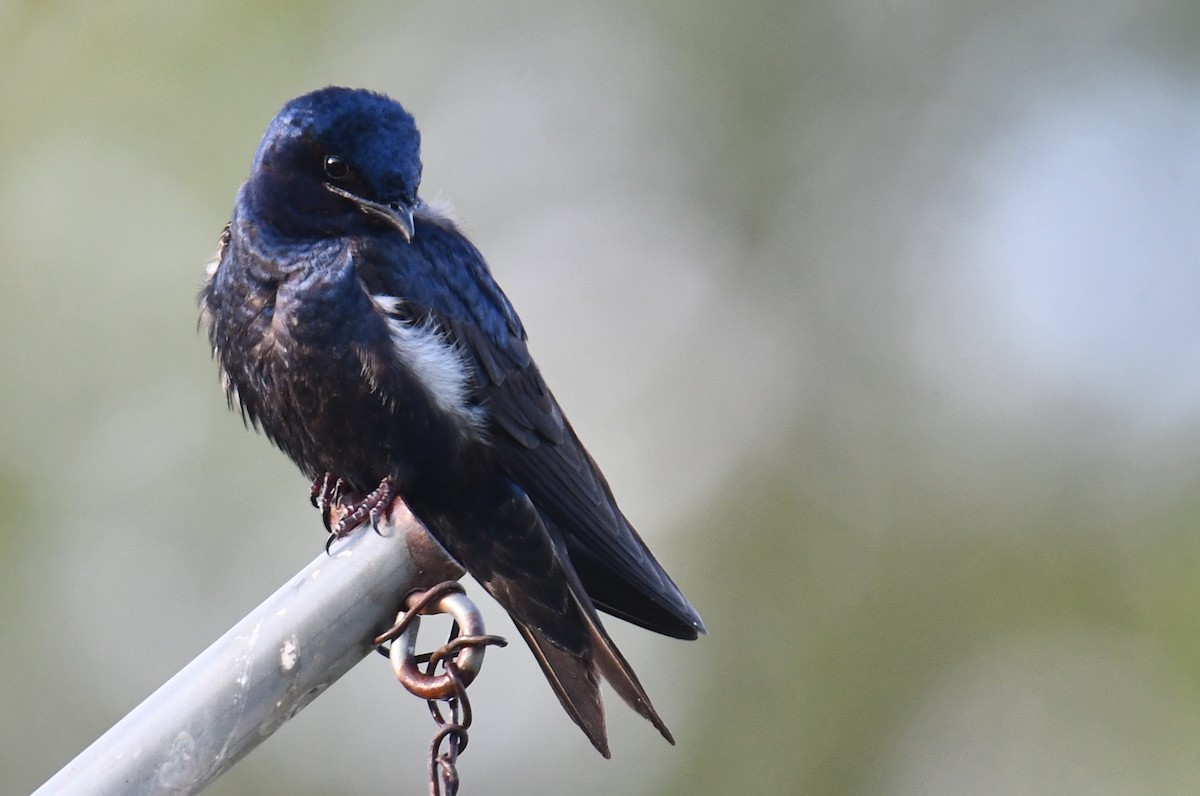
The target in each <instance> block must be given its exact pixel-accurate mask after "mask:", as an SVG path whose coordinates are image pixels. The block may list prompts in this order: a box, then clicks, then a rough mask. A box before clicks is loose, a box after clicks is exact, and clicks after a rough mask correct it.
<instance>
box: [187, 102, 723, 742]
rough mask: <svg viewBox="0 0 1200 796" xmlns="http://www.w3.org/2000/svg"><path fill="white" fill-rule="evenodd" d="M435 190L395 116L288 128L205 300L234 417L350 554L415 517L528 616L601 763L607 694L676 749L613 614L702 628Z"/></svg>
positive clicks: (347, 108) (310, 105)
mask: <svg viewBox="0 0 1200 796" xmlns="http://www.w3.org/2000/svg"><path fill="white" fill-rule="evenodd" d="M420 179H421V160H420V136H419V134H418V132H417V128H416V125H415V123H414V122H413V118H412V116H410V115H409V114H408V112H407V111H405V110H404V108H402V107H401V106H400V105H399V104H398V103H397V102H395V101H394V100H392V99H390V98H388V97H386V96H384V95H382V94H377V93H374V92H369V91H364V90H354V89H347V88H337V87H329V88H324V89H320V90H318V91H314V92H312V93H310V94H306V95H304V96H302V97H298V98H297V99H294V100H292V101H291V102H289V103H287V104H286V105H285V106H284V107H283V109H282V110H281V111H280V112H279V114H278V115H277V116H276V117H275V119H274V120H273V121H272V122H271V124H270V126H269V127H268V128H267V131H266V133H265V134H264V136H263V138H262V141H261V143H260V144H259V146H258V150H257V152H256V153H255V156H254V162H253V165H252V168H251V173H250V178H249V179H248V180H247V181H246V182H245V183H244V184H243V185H242V187H241V190H240V191H239V192H238V195H237V200H236V203H235V204H234V208H233V216H232V219H231V220H230V222H229V225H228V226H227V227H226V228H225V231H224V233H223V235H222V236H221V245H220V252H219V255H218V261H217V262H216V264H215V265H214V267H213V268H212V270H211V274H210V276H209V278H208V280H207V281H206V282H205V284H204V286H203V288H202V289H201V292H200V304H201V311H202V316H203V320H204V322H205V323H206V325H207V327H208V333H209V339H210V341H211V343H212V348H213V353H214V356H215V358H216V359H217V360H218V361H219V363H220V367H221V373H222V379H223V383H224V386H225V389H226V392H227V395H228V398H229V402H230V406H231V407H237V408H238V409H239V410H240V411H241V413H242V416H243V418H244V419H245V420H246V421H247V422H248V423H250V424H252V425H254V426H255V427H257V428H259V429H261V430H262V432H263V433H265V434H266V436H267V437H268V438H269V439H270V440H271V441H272V442H273V443H274V444H275V445H276V446H278V447H279V448H280V449H281V450H282V451H283V452H284V453H286V454H287V455H288V456H289V457H291V459H292V460H293V461H294V462H295V463H296V464H297V465H298V466H299V467H300V469H301V470H302V471H303V472H304V474H305V475H306V476H307V477H308V478H310V479H313V492H312V496H313V500H314V503H317V504H319V505H320V506H321V507H322V508H323V514H324V518H325V522H326V526H327V527H330V529H331V530H332V531H333V532H334V534H335V535H337V536H341V535H345V534H346V533H349V532H350V531H351V530H353V529H354V528H355V527H357V526H359V525H361V524H363V523H365V522H367V521H371V522H377V521H378V519H379V518H380V516H381V515H386V513H387V511H388V508H389V507H390V505H391V503H392V500H393V499H394V498H400V499H403V501H404V502H405V504H406V505H407V506H408V507H409V509H410V510H411V511H412V513H413V515H414V516H415V517H416V518H417V519H418V520H420V521H421V523H422V524H423V525H424V526H425V528H426V529H427V530H428V531H429V532H430V533H431V534H433V536H434V537H435V538H436V539H437V540H438V541H439V542H440V543H441V544H442V546H443V547H445V548H446V550H447V551H448V552H449V553H450V554H451V555H452V556H453V557H454V558H455V559H456V560H457V561H458V563H459V564H461V565H462V566H463V568H464V569H466V570H467V571H468V572H470V573H471V575H473V576H474V577H475V579H476V580H477V581H479V583H481V584H482V585H483V587H484V588H485V589H486V590H487V591H488V592H489V593H490V594H491V595H492V596H493V597H494V598H495V599H496V600H498V601H499V602H500V604H501V605H503V606H504V608H505V609H506V610H507V611H508V613H509V614H510V615H511V616H512V618H513V621H514V622H515V623H516V626H517V629H518V630H519V632H520V633H521V635H522V636H523V637H524V638H525V641H526V642H528V644H529V646H530V648H531V649H532V650H533V654H534V656H535V657H536V658H537V661H538V663H539V664H540V666H541V668H542V671H543V672H544V673H545V675H546V677H547V679H548V680H549V681H550V685H551V686H552V687H553V688H554V692H555V694H556V695H557V696H558V699H559V701H560V702H562V705H563V707H564V708H565V709H566V712H567V713H568V714H569V715H570V716H571V718H572V719H573V720H574V721H575V723H576V724H578V725H579V726H580V727H581V728H582V729H583V731H584V733H586V735H587V737H588V739H589V740H591V742H592V744H593V745H595V747H596V749H598V750H599V751H600V753H601V754H603V755H604V756H605V757H607V756H608V755H609V750H608V741H607V736H606V732H605V726H604V708H603V705H602V703H601V700H600V690H599V682H600V680H601V678H603V679H604V680H607V681H608V682H609V683H610V684H611V685H612V687H613V689H614V690H615V691H616V692H617V693H618V694H619V695H620V696H621V697H622V698H623V699H624V700H625V702H627V703H628V704H629V705H630V706H631V707H632V708H633V709H634V710H636V711H637V712H638V713H639V714H641V715H642V716H643V717H645V718H646V719H647V720H649V721H650V722H651V723H652V724H653V725H654V726H655V727H656V728H658V730H659V732H661V733H662V735H663V736H664V737H665V738H666V739H667V740H668V741H670V742H672V743H674V739H673V738H672V737H671V733H670V731H669V730H668V729H667V727H666V725H665V724H664V723H663V721H662V719H660V718H659V716H658V713H657V712H655V710H654V707H653V706H652V705H651V704H650V699H649V697H647V695H646V692H645V690H644V689H643V688H642V686H641V684H640V683H639V682H638V679H637V676H636V675H635V674H634V672H633V669H632V668H631V667H630V665H629V663H628V662H626V660H625V658H624V657H623V656H622V655H621V653H620V651H619V650H618V649H617V647H616V645H615V644H613V641H612V639H611V638H609V635H608V633H607V632H606V631H605V629H604V626H603V625H602V624H601V623H600V618H599V616H598V615H597V610H600V611H604V612H606V613H609V614H611V615H613V616H616V617H620V618H621V619H625V620H627V621H629V622H632V623H634V624H636V625H640V626H641V627H644V628H647V629H649V630H652V631H655V632H657V633H662V634H665V635H668V636H673V637H675V638H681V639H694V638H696V637H697V636H698V635H699V634H700V633H702V632H704V624H703V623H702V622H701V620H700V616H699V614H698V613H697V612H696V609H695V608H693V607H692V605H691V603H689V602H688V600H687V598H685V597H684V596H683V594H682V593H681V592H680V590H679V588H678V587H677V586H676V585H675V583H674V582H673V581H672V580H671V578H670V576H668V575H667V573H666V571H665V570H664V569H663V568H662V566H661V565H660V564H659V563H658V561H656V560H655V558H654V556H653V555H652V554H651V552H650V550H649V549H648V548H647V547H646V545H645V543H644V542H643V541H642V539H641V537H639V536H638V534H637V532H636V531H635V530H634V529H633V527H632V526H631V525H630V523H629V521H628V520H627V519H626V518H625V516H624V515H623V514H622V513H621V510H620V509H619V508H618V507H617V503H616V501H615V500H614V498H613V494H612V491H611V490H610V489H609V486H608V483H607V482H606V481H605V479H604V476H603V475H602V474H601V473H600V470H599V468H598V467H597V466H596V463H595V461H593V459H592V457H591V456H590V455H589V454H588V452H587V451H586V450H585V449H584V447H583V445H582V443H580V441H579V438H578V437H577V436H576V435H575V432H574V430H573V429H572V428H571V424H570V423H569V422H568V421H567V419H566V417H565V416H564V415H563V413H562V410H561V409H560V408H559V406H558V403H557V401H555V399H554V396H553V395H552V394H551V392H550V389H549V387H547V386H546V382H545V381H544V380H543V379H542V375H541V373H540V372H539V371H538V368H537V365H536V364H534V361H533V359H532V358H531V356H530V354H529V349H528V347H527V345H526V335H525V330H524V328H523V327H522V325H521V321H520V319H519V318H518V317H517V314H516V312H515V311H514V310H513V308H512V305H511V304H509V302H508V299H507V298H506V297H505V295H504V293H503V292H502V291H501V290H500V287H499V286H498V285H497V284H496V282H495V280H494V279H493V278H492V275H491V272H490V271H489V270H488V266H487V264H486V263H485V262H484V259H483V256H482V255H481V254H480V253H479V251H478V250H477V249H476V248H475V247H474V246H473V245H472V244H471V242H470V241H468V240H467V238H466V237H465V236H464V235H463V233H462V232H461V231H460V230H459V228H458V226H457V225H456V224H455V222H454V221H453V220H452V219H451V218H450V217H449V215H448V214H447V213H446V212H444V211H442V210H440V209H439V208H438V207H436V206H434V205H431V204H428V203H426V202H425V201H423V200H422V199H421V198H420V196H419V194H418V190H417V189H418V186H419V184H420ZM334 504H336V506H337V507H338V508H339V509H341V510H342V511H343V512H344V513H343V514H342V515H341V517H340V519H339V520H337V521H336V522H334V523H333V524H332V525H331V514H332V511H331V506H333V505H334Z"/></svg>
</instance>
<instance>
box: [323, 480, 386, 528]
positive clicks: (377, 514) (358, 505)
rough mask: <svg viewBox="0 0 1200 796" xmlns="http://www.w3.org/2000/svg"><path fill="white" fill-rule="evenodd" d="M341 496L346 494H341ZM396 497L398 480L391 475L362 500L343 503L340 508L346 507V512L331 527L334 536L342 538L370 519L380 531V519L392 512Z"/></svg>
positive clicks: (373, 525)
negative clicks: (394, 479)
mask: <svg viewBox="0 0 1200 796" xmlns="http://www.w3.org/2000/svg"><path fill="white" fill-rule="evenodd" d="M339 497H345V495H344V494H340V495H339ZM395 498H396V482H395V481H393V480H392V478H391V477H390V476H389V477H387V478H385V479H383V480H382V481H380V482H379V486H377V487H375V490H374V491H373V492H371V494H369V495H367V496H366V497H364V498H362V499H361V500H357V501H352V502H349V503H341V504H340V505H339V508H341V509H344V510H345V512H346V513H345V514H343V515H342V516H341V518H340V519H339V520H338V521H337V522H336V523H335V524H334V525H333V527H332V528H330V529H329V532H330V533H331V534H333V537H332V538H333V539H341V538H342V537H343V536H346V535H347V534H349V533H350V532H351V531H353V530H354V529H355V528H357V527H358V526H359V525H362V524H363V522H364V521H366V520H368V519H369V520H370V521H371V527H372V528H374V529H375V531H376V532H378V531H379V520H380V518H381V517H383V518H386V517H387V516H389V515H390V514H391V511H392V501H393V500H395Z"/></svg>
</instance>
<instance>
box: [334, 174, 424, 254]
mask: <svg viewBox="0 0 1200 796" xmlns="http://www.w3.org/2000/svg"><path fill="white" fill-rule="evenodd" d="M325 187H326V188H328V189H329V190H331V191H333V192H334V193H335V194H337V195H338V196H341V197H344V198H346V199H349V200H350V201H351V202H354V204H356V205H358V208H359V209H360V210H362V211H363V212H364V213H366V214H367V215H372V216H375V217H376V218H381V219H383V220H384V221H386V222H388V223H389V224H391V225H392V226H393V227H395V228H396V231H398V232H399V233H400V234H401V235H403V236H404V239H405V240H406V241H412V238H413V211H412V208H411V207H409V206H408V205H406V204H402V203H400V202H393V203H391V204H383V203H382V202H372V201H371V200H370V199H364V198H363V197H361V196H358V195H356V194H352V193H350V192H349V191H347V190H345V189H344V188H339V187H338V186H336V185H330V184H329V183H325Z"/></svg>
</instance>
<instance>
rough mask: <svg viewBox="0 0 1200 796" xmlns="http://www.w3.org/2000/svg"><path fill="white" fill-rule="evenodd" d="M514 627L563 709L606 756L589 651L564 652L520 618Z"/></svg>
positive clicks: (600, 706) (605, 737) (601, 710)
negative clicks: (581, 653) (523, 622)
mask: <svg viewBox="0 0 1200 796" xmlns="http://www.w3.org/2000/svg"><path fill="white" fill-rule="evenodd" d="M517 630H519V631H520V633H521V635H522V636H523V637H524V638H525V641H526V642H527V643H528V644H529V648H530V649H531V650H533V657H535V658H537V662H538V665H539V666H541V667H542V672H543V673H544V674H545V675H546V679H547V680H549V681H550V687H551V688H553V689H554V695H555V696H557V697H558V701H559V702H561V703H562V706H563V710H565V711H566V712H567V715H568V716H570V717H571V720H572V721H574V722H575V723H576V724H578V725H579V729H581V730H583V734H584V735H586V736H587V737H588V740H589V741H591V742H592V746H594V747H596V751H598V752H599V753H600V754H602V755H604V756H605V757H606V758H610V757H612V752H610V751H609V749H608V733H607V731H606V730H605V725H604V703H603V702H601V701H600V683H599V681H598V680H597V678H596V666H595V664H594V663H593V662H592V659H591V654H590V652H585V653H584V654H583V655H577V654H575V653H573V652H567V651H566V650H564V649H561V648H559V647H558V646H557V645H556V644H555V643H554V642H552V641H551V640H550V639H548V638H546V637H545V636H543V635H542V634H541V633H539V632H537V631H536V630H534V629H533V628H531V627H529V626H527V625H524V624H521V623H520V622H518V623H517Z"/></svg>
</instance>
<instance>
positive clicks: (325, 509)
mask: <svg viewBox="0 0 1200 796" xmlns="http://www.w3.org/2000/svg"><path fill="white" fill-rule="evenodd" d="M345 487H346V484H345V482H344V481H342V479H340V478H337V477H335V476H334V475H333V473H325V474H324V475H321V476H318V477H317V478H316V479H315V480H314V481H313V483H312V489H311V490H309V498H310V499H311V500H312V504H313V507H314V508H318V509H320V510H321V521H322V522H324V523H325V530H327V531H329V532H331V533H332V532H333V512H334V507H336V506H340V504H341V500H342V498H343V497H345ZM338 525H339V527H340V526H341V522H340V521H339V523H338ZM343 535H344V534H343Z"/></svg>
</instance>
